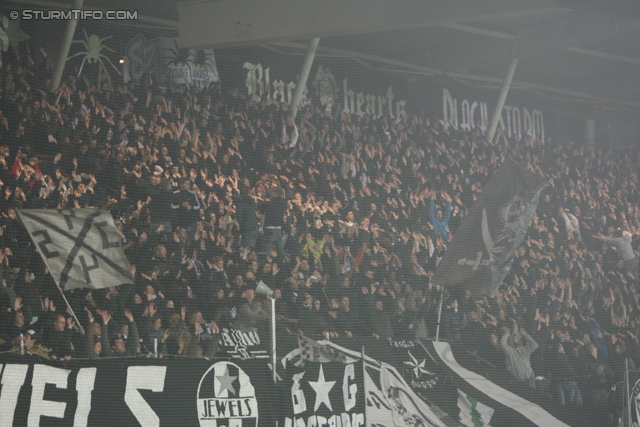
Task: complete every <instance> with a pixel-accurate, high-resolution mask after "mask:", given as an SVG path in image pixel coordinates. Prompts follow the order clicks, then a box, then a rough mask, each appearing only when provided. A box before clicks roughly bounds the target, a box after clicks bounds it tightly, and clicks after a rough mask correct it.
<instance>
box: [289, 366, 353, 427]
mask: <svg viewBox="0 0 640 427" xmlns="http://www.w3.org/2000/svg"><path fill="white" fill-rule="evenodd" d="M285 375H286V378H284V382H283V383H282V385H281V386H280V390H279V392H278V395H281V396H283V404H282V407H281V411H280V414H279V415H278V417H277V419H278V425H280V426H284V427H306V426H351V427H358V426H364V425H365V404H364V391H365V390H364V379H363V366H362V362H357V363H349V364H344V363H338V362H330V363H315V362H306V363H305V364H304V367H289V368H287V370H286V371H285ZM279 385H280V384H279Z"/></svg>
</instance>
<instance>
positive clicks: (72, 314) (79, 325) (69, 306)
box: [56, 285, 84, 329]
mask: <svg viewBox="0 0 640 427" xmlns="http://www.w3.org/2000/svg"><path fill="white" fill-rule="evenodd" d="M56 287H57V288H58V290H59V291H60V295H62V298H63V299H64V302H65V303H66V304H67V307H68V308H69V311H70V312H71V316H73V319H74V320H75V321H76V324H77V325H78V327H79V328H82V325H81V324H80V321H79V320H78V318H77V317H76V313H75V312H74V311H73V308H71V304H69V301H68V300H67V297H66V296H65V295H64V292H63V291H62V289H61V288H60V286H58V285H56ZM83 329H84V328H83Z"/></svg>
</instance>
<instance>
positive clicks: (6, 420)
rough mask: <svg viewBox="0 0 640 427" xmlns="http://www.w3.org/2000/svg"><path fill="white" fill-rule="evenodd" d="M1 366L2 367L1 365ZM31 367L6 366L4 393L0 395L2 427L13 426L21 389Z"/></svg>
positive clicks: (3, 378) (3, 375)
mask: <svg viewBox="0 0 640 427" xmlns="http://www.w3.org/2000/svg"><path fill="white" fill-rule="evenodd" d="M0 366H1V365H0ZM28 370H29V365H6V366H4V369H3V371H2V381H0V384H2V393H0V425H2V426H12V425H13V415H14V413H15V411H16V405H17V403H18V394H19V393H20V387H22V385H23V384H24V380H25V379H26V378H27V371H28Z"/></svg>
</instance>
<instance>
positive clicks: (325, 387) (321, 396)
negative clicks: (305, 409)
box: [309, 365, 336, 411]
mask: <svg viewBox="0 0 640 427" xmlns="http://www.w3.org/2000/svg"><path fill="white" fill-rule="evenodd" d="M335 384H336V382H335V381H325V380H324V371H323V370H322V365H320V372H319V373H318V381H309V385H310V386H311V387H312V388H313V390H314V391H315V392H316V404H315V407H314V409H313V410H314V411H317V410H318V408H319V407H320V405H322V404H323V403H324V404H325V405H326V406H327V408H329V410H330V411H333V408H332V407H331V401H330V400H329V392H330V391H331V389H332V388H333V386H334V385H335Z"/></svg>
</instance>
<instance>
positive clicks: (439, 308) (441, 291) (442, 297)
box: [436, 286, 444, 342]
mask: <svg viewBox="0 0 640 427" xmlns="http://www.w3.org/2000/svg"><path fill="white" fill-rule="evenodd" d="M443 299H444V286H443V287H442V289H440V306H439V307H438V326H437V327H436V342H437V341H440V319H441V318H442V300H443Z"/></svg>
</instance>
